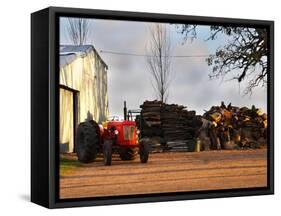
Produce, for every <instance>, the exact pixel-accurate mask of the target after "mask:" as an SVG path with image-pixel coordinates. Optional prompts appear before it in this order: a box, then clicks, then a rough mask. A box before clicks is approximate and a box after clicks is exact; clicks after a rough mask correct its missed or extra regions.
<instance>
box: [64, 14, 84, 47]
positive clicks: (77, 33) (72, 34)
mask: <svg viewBox="0 0 281 216" xmlns="http://www.w3.org/2000/svg"><path fill="white" fill-rule="evenodd" d="M67 30H68V35H69V38H70V40H71V41H72V43H73V44H75V45H83V44H85V43H86V42H87V39H88V34H89V20H87V19H84V18H68V26H67Z"/></svg>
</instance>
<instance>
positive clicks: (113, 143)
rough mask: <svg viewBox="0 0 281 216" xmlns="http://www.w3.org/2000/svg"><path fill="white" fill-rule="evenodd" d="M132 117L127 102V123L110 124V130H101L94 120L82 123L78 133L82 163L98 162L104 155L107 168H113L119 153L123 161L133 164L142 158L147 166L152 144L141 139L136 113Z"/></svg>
mask: <svg viewBox="0 0 281 216" xmlns="http://www.w3.org/2000/svg"><path fill="white" fill-rule="evenodd" d="M129 113H130V114H131V119H130V115H127V108H126V102H124V120H123V121H115V120H112V121H107V122H106V127H102V126H100V125H99V124H98V123H97V122H95V121H94V120H90V121H86V122H82V123H80V124H79V126H78V129H77V148H76V152H77V157H78V160H79V161H80V162H83V163H90V162H93V161H95V159H96V156H97V154H98V153H99V152H102V153H103V158H104V164H105V165H111V161H112V153H113V152H117V153H119V156H120V158H121V159H122V160H133V159H135V157H136V156H137V154H139V155H140V161H141V163H146V162H147V161H148V157H149V144H148V143H147V142H145V139H142V140H141V139H139V138H140V137H139V136H140V133H139V130H138V129H137V126H136V122H135V121H133V119H132V112H130V111H129ZM127 119H128V120H127ZM129 119H130V120H129Z"/></svg>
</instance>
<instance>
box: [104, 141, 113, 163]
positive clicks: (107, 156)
mask: <svg viewBox="0 0 281 216" xmlns="http://www.w3.org/2000/svg"><path fill="white" fill-rule="evenodd" d="M111 161H112V140H105V141H104V143H103V162H104V165H111Z"/></svg>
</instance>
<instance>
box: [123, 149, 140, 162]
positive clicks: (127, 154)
mask: <svg viewBox="0 0 281 216" xmlns="http://www.w3.org/2000/svg"><path fill="white" fill-rule="evenodd" d="M137 154H138V151H137V148H124V147H120V149H119V156H120V158H121V160H134V159H135V158H136V156H137Z"/></svg>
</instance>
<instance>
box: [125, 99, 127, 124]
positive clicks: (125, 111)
mask: <svg viewBox="0 0 281 216" xmlns="http://www.w3.org/2000/svg"><path fill="white" fill-rule="evenodd" d="M124 120H127V107H126V101H124Z"/></svg>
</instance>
